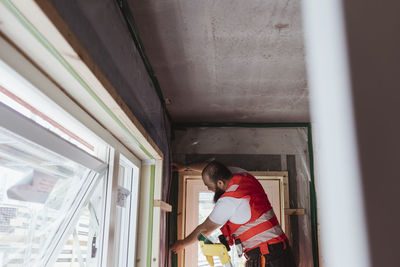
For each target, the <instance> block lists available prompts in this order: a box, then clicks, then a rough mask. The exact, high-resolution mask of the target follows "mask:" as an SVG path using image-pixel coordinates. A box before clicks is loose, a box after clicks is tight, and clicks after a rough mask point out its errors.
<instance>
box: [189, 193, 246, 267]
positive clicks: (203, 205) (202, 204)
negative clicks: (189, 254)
mask: <svg viewBox="0 0 400 267" xmlns="http://www.w3.org/2000/svg"><path fill="white" fill-rule="evenodd" d="M198 197H199V224H201V223H203V222H204V221H205V220H206V219H207V217H208V216H209V215H210V213H211V211H212V210H213V208H214V201H213V198H214V193H213V192H199V196H198ZM221 234H222V232H221V230H219V229H216V230H214V231H213V232H212V233H211V234H210V235H209V236H208V238H209V239H210V240H211V241H212V242H214V243H220V242H219V239H218V236H219V235H221ZM197 251H198V254H197V255H198V258H197V259H198V262H197V266H199V267H200V266H208V262H207V259H206V257H205V256H204V255H203V253H202V252H201V248H200V244H198V248H197ZM229 254H230V257H231V262H232V264H233V266H236V267H244V266H245V261H246V260H245V259H244V257H241V258H240V257H239V256H238V254H237V251H236V247H235V246H232V247H231V251H230V252H229ZM214 264H215V267H222V266H223V265H222V264H221V261H220V260H219V258H218V257H214Z"/></svg>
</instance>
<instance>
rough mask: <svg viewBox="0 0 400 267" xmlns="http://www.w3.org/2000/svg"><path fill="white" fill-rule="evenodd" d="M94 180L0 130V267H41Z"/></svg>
mask: <svg viewBox="0 0 400 267" xmlns="http://www.w3.org/2000/svg"><path fill="white" fill-rule="evenodd" d="M98 176H99V175H98V174H96V173H95V172H93V171H91V170H90V169H88V168H86V167H83V166H81V165H79V164H77V163H75V162H73V161H71V160H69V159H66V158H63V157H61V156H59V155H58V154H56V153H54V152H51V151H49V150H47V149H44V148H43V147H41V146H38V145H36V144H33V143H31V142H29V141H27V140H25V139H23V138H21V137H19V136H17V135H15V134H13V133H11V132H9V131H7V130H6V129H4V128H1V127H0V266H7V267H11V266H44V263H45V262H46V261H47V260H48V258H47V257H48V256H49V254H51V253H52V252H53V251H54V250H55V246H56V244H57V243H58V241H59V238H60V237H61V236H62V234H63V232H64V231H65V230H66V226H67V225H68V223H69V222H70V220H71V219H72V218H73V217H74V215H75V212H76V210H75V209H76V207H77V206H78V203H79V201H81V200H82V198H83V196H84V195H85V194H87V190H88V188H90V185H91V184H93V183H94V181H95V180H97V179H98Z"/></svg>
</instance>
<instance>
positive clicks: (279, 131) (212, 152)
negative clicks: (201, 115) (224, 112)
mask: <svg viewBox="0 0 400 267" xmlns="http://www.w3.org/2000/svg"><path fill="white" fill-rule="evenodd" d="M174 133H175V137H174V140H173V145H172V148H173V149H172V151H173V159H174V161H176V162H178V163H183V164H191V163H196V162H204V161H211V160H213V159H216V160H219V161H221V162H223V163H225V164H227V165H228V166H237V167H241V168H244V169H247V170H249V171H288V172H289V191H290V192H289V194H290V207H291V208H304V209H305V210H306V215H302V216H291V218H290V223H291V229H292V240H293V244H292V246H293V251H294V254H295V257H296V259H297V260H298V263H299V265H298V266H299V267H311V266H314V264H313V251H312V234H311V210H310V179H311V177H310V168H309V166H310V165H309V151H308V135H307V134H308V133H307V128H306V127H299V128H240V127H226V128H221V127H219V128H212V127H210V128H207V127H203V128H200V127H195V128H178V129H176V130H175V132H174Z"/></svg>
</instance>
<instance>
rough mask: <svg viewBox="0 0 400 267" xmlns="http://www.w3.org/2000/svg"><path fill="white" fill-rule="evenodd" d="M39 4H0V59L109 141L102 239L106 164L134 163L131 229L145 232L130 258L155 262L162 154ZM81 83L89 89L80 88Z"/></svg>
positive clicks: (106, 252) (108, 206)
mask: <svg viewBox="0 0 400 267" xmlns="http://www.w3.org/2000/svg"><path fill="white" fill-rule="evenodd" d="M41 8H42V6H41V7H39V6H38V3H37V2H35V1H26V2H25V1H24V3H23V4H22V3H20V2H18V1H14V0H6V1H2V2H1V3H0V14H1V16H2V18H4V21H3V23H2V24H1V25H0V30H1V31H2V34H1V35H0V58H1V59H2V60H3V61H4V62H5V63H6V64H7V65H9V66H10V67H11V68H12V69H13V70H15V71H16V72H17V73H19V74H20V75H21V76H23V77H24V78H25V79H26V80H27V81H29V82H30V83H32V84H33V85H34V86H35V87H36V88H38V89H39V90H40V91H41V92H42V93H43V94H44V95H45V96H46V97H48V98H50V99H51V100H52V101H53V102H54V103H56V104H57V105H58V106H60V107H61V108H62V109H64V110H65V111H66V112H67V113H69V114H70V115H71V116H73V117H74V118H75V119H77V120H78V121H79V122H80V123H82V124H83V125H85V127H86V128H88V129H89V130H90V131H92V132H93V133H94V134H96V135H97V136H98V137H100V138H101V139H102V140H104V141H105V142H106V143H107V144H108V145H109V146H110V149H111V150H112V151H111V152H110V150H109V149H108V148H107V149H104V150H103V151H100V154H101V156H100V158H101V159H104V160H107V162H108V163H109V165H110V171H109V172H108V173H107V176H106V179H104V181H105V182H106V188H105V192H106V193H107V199H105V203H104V205H105V213H106V214H105V220H104V229H105V232H104V236H103V237H104V239H103V243H104V244H109V242H108V241H110V242H112V241H113V240H111V239H110V238H109V237H110V236H111V234H112V231H113V229H112V227H111V226H110V217H111V218H112V217H113V214H115V213H114V211H113V209H112V207H113V206H115V205H114V204H113V203H115V188H116V187H115V183H114V181H115V180H116V179H113V178H114V177H118V170H116V168H113V167H111V165H112V166H115V164H114V163H115V159H116V158H117V157H119V155H120V154H123V155H124V156H126V157H127V158H128V159H129V160H130V161H131V162H133V163H135V165H137V166H138V167H140V175H139V177H140V178H139V192H140V195H139V202H140V206H139V207H138V210H137V212H138V225H137V228H138V230H137V231H138V232H141V233H145V234H143V235H142V234H141V235H137V240H138V241H137V243H138V244H137V247H136V254H137V255H136V262H137V266H148V265H151V266H157V265H159V261H158V256H159V254H158V249H159V244H160V243H159V242H160V237H159V234H158V233H159V230H160V213H161V211H160V208H159V207H154V199H160V198H161V188H162V162H163V154H162V152H161V151H160V149H159V148H158V147H157V146H156V145H155V143H154V141H153V140H151V138H150V137H149V136H148V134H147V133H146V132H145V131H144V129H143V127H142V126H141V125H140V123H138V121H137V119H135V118H134V116H133V114H131V113H129V110H127V109H126V108H127V107H126V106H124V105H121V103H120V101H119V100H120V99H119V98H118V96H116V95H114V94H113V93H112V92H110V88H109V86H111V91H112V90H115V89H113V88H112V85H110V84H109V82H108V81H107V80H106V78H105V76H104V74H102V73H101V72H99V69H98V67H97V66H96V64H95V63H94V62H92V61H91V59H90V56H84V57H80V56H78V53H77V52H76V51H79V55H81V54H84V55H87V52H86V51H84V49H83V48H82V47H81V46H80V44H79V42H78V43H74V44H73V45H74V47H71V44H70V43H68V42H67V41H66V39H65V38H64V37H63V36H68V37H71V36H72V37H73V38H75V37H74V36H73V33H71V32H69V29H68V28H61V29H60V28H57V27H56V26H55V25H56V24H57V23H58V25H57V26H60V24H59V23H61V24H62V23H64V22H63V21H62V18H60V17H54V16H53V17H51V16H48V15H49V14H50V13H51V12H52V10H51V8H53V7H51V4H50V6H48V8H49V9H45V10H42V9H41ZM3 14H4V16H3ZM51 15H54V13H51ZM56 16H58V15H56ZM49 17H50V18H51V19H52V21H50V20H49ZM53 19H55V21H56V22H54V20H53ZM11 21H13V22H11ZM27 39H29V41H27ZM74 40H75V39H74ZM81 48H82V49H81ZM76 49H77V50H76ZM59 51H62V53H61V52H59ZM28 55H29V56H28ZM66 55H67V56H66ZM71 55H75V56H73V57H71ZM60 62H61V64H60ZM82 83H83V84H84V85H85V86H87V87H90V88H89V90H87V88H86V89H84V90H82V86H83V85H82ZM90 90H92V91H90ZM89 91H90V92H89ZM98 100H99V101H100V102H101V103H102V104H100V102H99V101H98ZM122 104H124V103H122ZM103 114H104V115H103ZM110 117H112V119H111V118H110ZM149 162H150V163H149ZM113 164H114V165H113ZM153 233H155V234H153ZM111 247H112V245H111V244H109V245H108V246H104V248H102V251H101V253H102V259H101V261H100V263H99V266H107V260H109V259H108V258H109V257H111V255H112V253H111V252H112V251H113V249H110V248H111ZM99 253H100V252H99Z"/></svg>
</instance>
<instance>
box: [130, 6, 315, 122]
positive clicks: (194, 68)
mask: <svg viewBox="0 0 400 267" xmlns="http://www.w3.org/2000/svg"><path fill="white" fill-rule="evenodd" d="M128 2H129V4H130V7H131V10H132V13H133V15H134V18H135V20H136V24H137V26H138V29H139V33H140V36H141V39H142V42H143V44H144V47H145V50H146V53H147V55H148V57H149V60H150V63H151V64H152V66H153V68H154V71H155V74H156V75H157V78H158V80H159V82H160V85H161V89H162V91H163V94H164V96H165V98H168V100H167V103H168V102H170V104H168V110H169V112H170V113H171V116H172V118H173V120H174V121H178V122H183V121H210V122H211V121H224V122H228V121H229V122H232V121H237V122H307V121H309V108H308V89H307V81H306V71H305V62H304V49H303V37H302V28H301V27H302V26H301V16H300V1H293V0H292V1H291V0H263V1H260V0H249V1H240V0H220V1H209V0H201V1H187V0H163V1H160V0H129V1H128Z"/></svg>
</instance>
